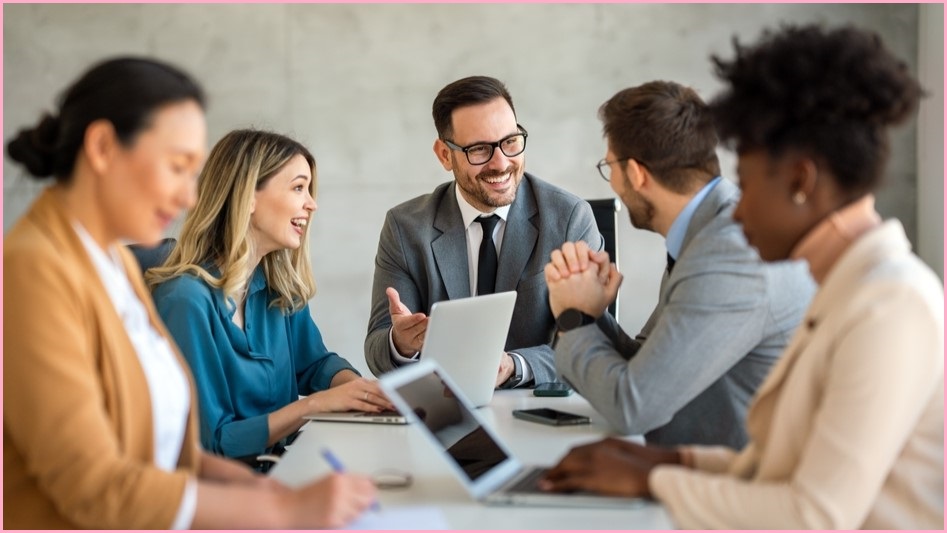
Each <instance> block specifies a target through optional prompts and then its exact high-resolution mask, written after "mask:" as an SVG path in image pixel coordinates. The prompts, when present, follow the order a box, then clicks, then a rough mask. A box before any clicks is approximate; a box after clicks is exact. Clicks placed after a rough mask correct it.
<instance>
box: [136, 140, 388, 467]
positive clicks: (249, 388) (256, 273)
mask: <svg viewBox="0 0 947 533" xmlns="http://www.w3.org/2000/svg"><path fill="white" fill-rule="evenodd" d="M315 178H316V163H315V159H314V158H313V156H312V155H311V154H310V153H309V150H307V149H306V148H305V147H304V146H302V145H301V144H299V143H298V142H296V141H294V140H292V139H290V138H288V137H285V136H283V135H279V134H276V133H271V132H266V131H257V130H237V131H233V132H231V133H229V134H227V135H226V136H224V138H223V139H221V140H220V141H219V142H218V143H217V145H216V146H214V148H213V150H211V153H210V156H209V157H208V160H207V164H206V165H205V166H204V169H203V171H202V172H201V176H200V178H199V185H198V199H197V205H195V206H194V208H193V209H192V210H191V211H190V212H189V213H188V215H187V217H186V219H185V221H184V227H183V228H182V230H181V237H180V239H179V241H178V243H177V246H176V247H175V248H174V250H173V251H172V252H171V255H170V257H169V258H168V260H167V261H166V262H165V264H164V265H162V266H161V267H159V268H154V269H151V270H149V271H148V274H147V276H146V279H147V280H148V283H149V285H150V286H152V287H153V295H154V298H155V303H156V306H157V308H158V312H159V314H160V315H161V317H162V318H163V319H164V321H165V323H166V324H167V326H168V329H169V330H170V331H171V334H172V336H173V337H174V339H175V340H176V341H177V343H178V345H179V346H180V348H181V351H182V352H183V354H184V357H185V358H186V359H187V361H188V363H190V366H191V371H192V372H193V373H194V377H195V379H196V381H197V391H198V397H199V398H200V405H201V441H202V442H203V443H204V446H205V447H207V448H208V449H209V450H212V451H213V452H215V453H218V454H222V455H226V456H228V457H237V458H252V457H254V456H255V455H257V454H259V453H262V452H265V451H270V450H271V449H272V448H273V447H274V446H277V447H278V446H279V445H280V444H281V441H282V440H283V439H285V438H286V437H287V436H289V435H291V434H293V433H294V432H295V431H296V430H298V429H299V428H300V426H302V424H303V422H304V420H303V418H302V417H303V416H304V415H306V414H309V413H316V412H324V411H345V410H360V411H382V410H385V409H391V408H393V407H392V406H391V404H390V403H389V402H388V400H387V399H386V398H385V396H384V394H383V393H382V392H381V389H380V388H379V387H378V384H377V382H375V381H369V380H366V379H363V378H361V377H360V376H359V374H358V373H357V372H356V371H355V369H354V368H353V367H352V366H351V365H350V364H349V363H348V361H346V360H345V359H343V358H342V357H340V356H339V355H337V354H335V353H333V352H330V351H329V350H328V349H327V348H326V346H325V343H324V342H323V340H322V334H321V333H320V332H319V328H318V327H317V326H316V324H315V323H314V322H313V320H312V317H311V316H310V314H309V305H308V300H309V299H310V298H311V297H312V296H313V294H314V293H315V285H314V283H313V279H312V267H311V266H310V259H309V241H308V235H309V226H310V223H311V222H312V216H313V214H314V213H315V211H316V201H315V199H314V196H315V190H316V183H315ZM300 394H303V395H306V396H305V397H303V398H302V399H299V395H300Z"/></svg>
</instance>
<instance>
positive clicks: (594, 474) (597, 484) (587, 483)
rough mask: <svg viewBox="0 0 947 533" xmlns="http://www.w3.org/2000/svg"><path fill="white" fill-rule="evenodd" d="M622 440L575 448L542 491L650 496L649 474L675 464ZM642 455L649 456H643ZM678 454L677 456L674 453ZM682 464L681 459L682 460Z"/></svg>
mask: <svg viewBox="0 0 947 533" xmlns="http://www.w3.org/2000/svg"><path fill="white" fill-rule="evenodd" d="M625 444H630V443H627V442H624V441H618V439H606V440H604V441H600V442H596V443H593V444H586V445H584V446H578V447H576V448H573V449H572V450H571V451H570V452H569V453H568V454H566V456H565V458H563V459H562V461H560V462H559V464H558V465H556V466H554V467H553V468H551V469H550V470H549V471H548V472H547V473H546V475H545V477H544V478H543V479H541V480H540V482H539V487H540V488H541V489H543V490H547V491H551V492H572V491H589V492H595V493H599V494H605V495H610V496H627V497H641V496H650V495H651V491H650V489H649V487H648V474H649V473H650V472H651V469H652V468H654V466H656V465H657V464H661V463H666V462H671V459H672V458H671V456H670V455H667V456H665V454H664V453H663V452H670V450H660V449H658V450H654V451H655V452H662V453H655V454H652V453H651V451H652V450H651V449H650V448H648V447H645V446H639V445H636V448H635V447H628V446H625ZM642 451H644V452H646V453H642ZM673 453H675V454H676V452H673ZM678 461H679V459H678Z"/></svg>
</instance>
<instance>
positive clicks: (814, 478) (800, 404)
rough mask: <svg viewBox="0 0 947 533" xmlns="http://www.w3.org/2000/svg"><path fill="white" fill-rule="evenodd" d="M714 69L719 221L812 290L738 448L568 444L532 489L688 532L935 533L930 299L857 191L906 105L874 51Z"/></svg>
mask: <svg viewBox="0 0 947 533" xmlns="http://www.w3.org/2000/svg"><path fill="white" fill-rule="evenodd" d="M735 48H736V57H735V58H734V59H733V60H731V61H725V60H722V59H719V58H716V57H715V58H714V59H713V61H714V64H715V66H716V72H717V75H718V76H719V77H720V78H721V79H723V81H724V82H726V84H727V87H726V89H725V91H724V92H723V93H722V94H721V95H720V96H718V97H717V98H716V99H715V100H714V101H713V102H712V104H711V107H712V109H713V111H714V114H715V119H716V122H717V128H718V132H719V134H720V137H721V139H723V140H724V141H725V142H728V143H730V144H731V145H732V146H733V147H734V148H735V149H736V151H737V153H738V155H739V167H738V171H739V175H740V186H741V189H742V191H743V196H742V199H741V202H740V204H739V206H738V207H737V209H736V211H735V213H734V217H735V218H736V219H737V220H739V221H740V222H742V223H743V226H744V233H745V234H746V236H747V238H748V240H749V241H750V243H751V244H753V245H754V246H756V247H757V248H758V249H759V252H760V256H761V257H762V258H763V259H764V260H766V261H778V260H781V259H787V258H794V259H802V260H805V261H807V262H808V264H809V267H810V270H811V272H812V276H813V278H814V279H815V280H816V282H818V283H819V285H820V289H819V292H818V293H817V294H816V296H815V298H814V299H813V301H812V304H811V306H810V308H809V310H808V311H807V313H806V318H805V319H804V320H803V325H802V326H801V327H800V328H799V330H798V331H797V332H796V334H795V337H794V338H793V340H792V342H791V343H790V344H789V346H788V347H787V349H786V351H785V353H784V354H783V356H782V357H781V358H780V361H779V362H778V363H777V364H776V366H775V367H774V368H773V371H772V372H771V374H770V375H769V376H768V377H767V379H766V381H764V383H763V385H762V386H761V387H760V389H759V390H758V392H757V394H756V397H755V398H754V400H753V403H752V405H751V407H750V411H749V413H748V415H747V430H748V433H749V435H750V443H749V444H748V445H747V446H746V447H745V448H744V449H743V450H741V451H735V450H731V449H726V448H719V447H716V448H710V447H699V446H685V447H679V448H677V449H673V450H670V449H660V448H653V447H643V446H639V445H635V444H631V443H628V442H625V441H619V440H616V439H610V440H606V441H603V442H600V443H596V444H592V445H588V446H585V447H581V448H577V449H575V450H573V451H572V452H570V454H569V455H568V456H567V457H566V458H565V459H564V460H563V461H562V462H561V463H560V464H559V465H558V466H557V467H556V468H554V469H553V470H552V471H551V472H550V473H549V474H548V476H547V479H546V481H545V487H546V488H547V489H548V490H573V489H586V490H594V491H598V492H604V493H610V494H623V495H636V496H642V495H651V496H653V497H655V498H657V499H658V500H660V501H661V502H662V503H664V505H665V506H666V507H667V508H668V510H669V511H670V513H671V515H672V516H673V518H674V520H675V522H676V523H677V524H678V525H679V526H682V527H688V528H722V529H746V528H753V529H757V528H759V529H783V528H789V529H796V528H815V529H829V528H832V529H853V528H867V529H940V528H942V527H943V523H944V490H943V488H944V477H943V472H944V461H943V450H944V442H943V435H944V425H943V421H944V412H943V405H944V392H943V385H944V379H943V346H944V344H943V342H944V314H943V309H944V294H943V285H942V284H941V282H940V280H939V279H938V278H937V276H936V275H934V273H933V272H932V271H931V270H930V268H928V267H927V266H925V265H924V264H923V263H922V262H921V261H920V260H919V259H918V258H917V257H916V256H915V255H914V254H912V253H911V250H910V244H909V242H908V240H907V237H906V236H905V234H904V230H903V228H902V227H901V224H900V222H898V221H897V220H889V221H887V222H883V221H882V219H881V217H880V216H879V215H878V213H877V212H876V211H875V209H874V197H873V195H872V192H873V191H874V190H876V189H877V188H878V186H879V184H880V183H881V179H882V174H883V168H884V164H885V161H886V159H887V156H888V151H889V150H888V138H887V128H888V127H889V126H892V125H895V124H898V123H901V122H903V121H904V120H906V119H907V118H908V117H909V116H910V115H911V114H912V113H913V112H914V111H915V110H916V108H917V103H918V100H919V98H920V96H921V94H922V91H921V88H920V86H919V85H918V83H917V81H916V80H915V79H914V78H913V77H912V76H911V75H910V73H909V72H908V69H907V67H906V66H905V64H904V63H903V62H902V61H900V60H898V59H897V58H895V57H894V56H893V55H891V54H890V53H889V52H888V51H887V50H886V49H885V48H884V46H883V45H882V43H881V41H880V39H879V38H878V37H877V36H876V35H874V34H871V33H867V32H864V31H860V30H857V29H853V28H842V29H836V30H824V29H821V28H819V27H816V26H807V27H788V28H785V29H783V30H782V31H779V32H776V33H766V34H764V36H763V38H762V39H761V41H760V42H759V43H757V44H756V45H754V46H750V47H746V48H744V47H742V46H740V45H739V44H738V43H735Z"/></svg>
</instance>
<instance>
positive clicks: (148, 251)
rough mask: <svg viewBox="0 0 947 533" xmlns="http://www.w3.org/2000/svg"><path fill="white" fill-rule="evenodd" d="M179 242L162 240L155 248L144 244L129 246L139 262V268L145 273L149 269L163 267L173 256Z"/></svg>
mask: <svg viewBox="0 0 947 533" xmlns="http://www.w3.org/2000/svg"><path fill="white" fill-rule="evenodd" d="M177 242H178V241H177V239H175V238H173V237H167V238H164V239H161V242H159V243H158V244H157V245H155V246H151V247H149V246H145V245H143V244H129V245H128V249H129V250H130V251H131V253H132V255H134V256H135V260H136V261H138V266H139V267H141V271H142V273H144V272H145V271H146V270H148V269H149V268H153V267H156V266H161V265H162V264H163V263H164V262H165V260H166V259H167V258H168V256H169V255H171V250H172V249H174V245H175V244H177Z"/></svg>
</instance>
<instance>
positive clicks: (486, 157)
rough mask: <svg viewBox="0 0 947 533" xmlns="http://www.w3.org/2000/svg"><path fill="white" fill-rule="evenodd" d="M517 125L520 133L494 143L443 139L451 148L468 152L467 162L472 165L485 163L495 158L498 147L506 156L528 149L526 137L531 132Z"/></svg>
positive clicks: (513, 155) (516, 154) (518, 153)
mask: <svg viewBox="0 0 947 533" xmlns="http://www.w3.org/2000/svg"><path fill="white" fill-rule="evenodd" d="M516 127H517V128H518V129H519V130H520V132H519V133H514V134H513V135H507V136H506V137H504V138H502V139H500V140H499V141H497V142H493V143H476V144H471V145H470V146H459V145H456V144H454V143H452V142H451V141H448V140H447V139H443V141H444V144H446V145H447V146H448V147H449V148H450V149H451V150H459V151H461V152H463V153H464V154H466V155H467V162H468V163H470V164H471V165H484V164H486V163H487V161H490V160H491V159H493V151H494V150H495V149H497V148H499V149H500V152H502V153H503V155H505V156H506V157H515V156H518V155H520V154H522V153H523V150H526V137H527V136H529V134H528V133H526V129H525V128H524V127H523V126H520V125H519V124H517V125H516Z"/></svg>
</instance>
